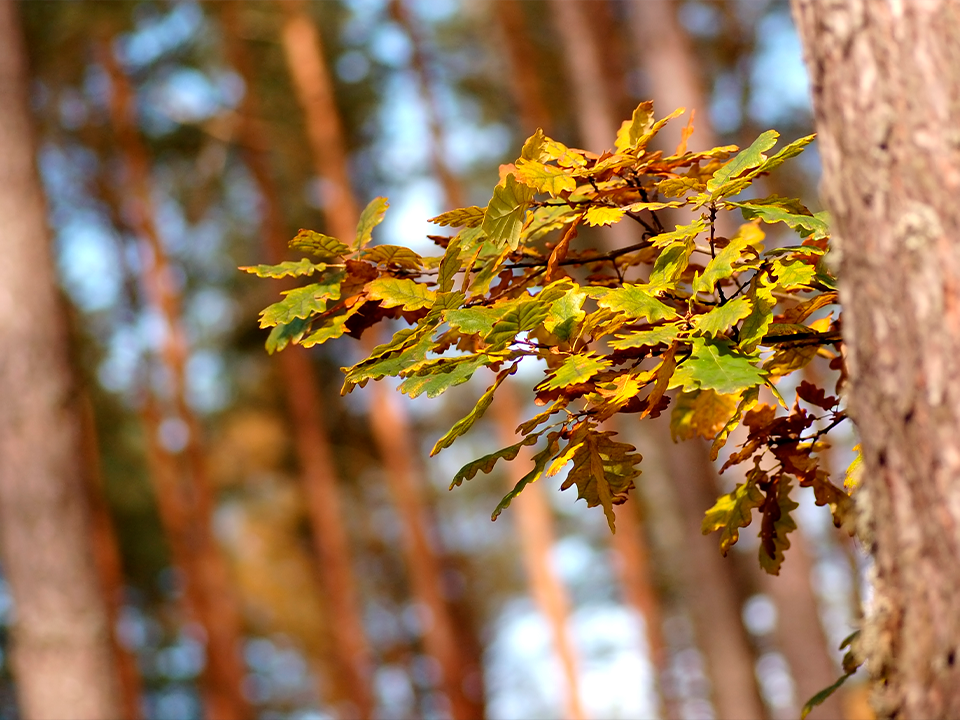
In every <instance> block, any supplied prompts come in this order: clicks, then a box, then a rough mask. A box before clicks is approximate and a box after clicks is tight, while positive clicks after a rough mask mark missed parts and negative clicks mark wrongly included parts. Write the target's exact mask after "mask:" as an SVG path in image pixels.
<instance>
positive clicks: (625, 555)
mask: <svg viewBox="0 0 960 720" xmlns="http://www.w3.org/2000/svg"><path fill="white" fill-rule="evenodd" d="M494 11H495V12H496V13H497V16H498V18H499V21H500V27H501V31H502V33H503V39H504V41H505V45H506V49H507V54H508V56H509V60H508V67H509V70H508V73H507V75H508V77H509V81H510V89H511V91H512V95H513V98H514V100H515V102H516V105H517V109H518V111H519V113H518V114H519V116H520V124H521V125H522V127H523V128H524V130H523V132H524V133H527V132H530V133H532V132H533V129H534V128H538V127H539V128H543V129H544V130H545V131H546V132H547V134H549V133H550V128H551V127H552V126H553V123H552V121H551V118H550V113H549V110H548V109H547V104H546V102H545V101H544V99H543V93H542V90H541V83H540V82H539V79H538V77H537V72H536V67H537V64H536V57H535V55H534V53H533V52H532V51H531V47H530V43H529V40H528V32H527V29H526V24H525V21H524V15H523V8H522V7H521V5H520V3H519V2H518V0H501V1H500V2H498V3H497V5H496V7H495V8H494ZM503 390H512V386H510V385H509V384H507V385H504V387H503ZM503 390H501V392H503ZM512 404H513V405H515V404H516V400H515V399H513V400H512ZM502 422H503V423H506V425H507V427H508V428H514V427H516V426H517V425H519V424H520V422H521V420H520V418H519V416H517V417H514V418H503V419H502ZM510 442H515V439H513V440H511V441H510ZM516 480H519V476H518V477H517V478H515V479H514V481H516ZM530 490H534V491H535V490H536V488H530V489H529V490H528V491H527V492H530ZM616 513H617V528H618V529H617V532H616V533H615V534H614V535H613V537H612V538H611V545H612V549H613V554H614V563H613V564H614V567H615V570H616V571H617V573H618V576H619V578H620V584H621V587H622V593H623V598H624V601H625V602H626V603H627V604H629V605H630V606H631V607H633V609H634V610H635V611H636V612H638V613H639V614H640V615H641V616H642V617H643V620H644V634H645V636H646V641H647V648H648V652H649V654H650V658H651V661H652V662H653V665H654V668H655V684H656V685H657V686H658V688H659V686H660V685H661V684H662V680H661V677H660V676H661V675H662V673H663V670H664V668H665V665H666V661H667V657H666V646H665V643H664V639H663V633H662V631H661V627H662V615H661V612H660V602H659V598H658V597H657V593H656V591H655V589H654V587H653V585H652V584H651V578H652V576H653V575H652V571H651V568H650V566H649V552H648V550H647V543H646V539H645V538H644V528H643V525H642V523H641V522H640V517H639V514H638V512H637V509H636V507H634V506H632V505H629V506H628V505H621V506H619V507H617V508H616ZM658 703H659V704H660V711H661V712H662V713H665V712H666V708H665V703H664V699H663V697H662V693H661V692H658Z"/></svg>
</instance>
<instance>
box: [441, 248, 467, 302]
mask: <svg viewBox="0 0 960 720" xmlns="http://www.w3.org/2000/svg"><path fill="white" fill-rule="evenodd" d="M461 245H462V241H461V240H460V236H459V235H457V236H455V237H454V238H453V239H452V240H451V241H450V242H449V244H448V245H447V250H446V252H445V253H444V254H443V259H442V260H441V261H440V268H439V270H438V272H437V287H438V288H439V289H440V291H441V292H449V291H450V290H452V289H453V279H454V277H456V274H457V273H458V272H460V269H461V268H462V267H463V260H462V259H461V258H460V248H461Z"/></svg>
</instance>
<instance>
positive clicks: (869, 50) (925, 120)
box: [793, 0, 960, 718]
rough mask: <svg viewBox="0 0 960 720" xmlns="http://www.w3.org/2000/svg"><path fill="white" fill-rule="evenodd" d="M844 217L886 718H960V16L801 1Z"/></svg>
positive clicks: (942, 3)
mask: <svg viewBox="0 0 960 720" xmlns="http://www.w3.org/2000/svg"><path fill="white" fill-rule="evenodd" d="M793 8H794V15H795V18H796V21H797V25H798V27H799V30H800V35H801V38H802V41H803V45H804V49H805V54H806V62H807V65H808V68H809V71H810V75H811V79H812V89H813V101H814V109H815V117H816V124H817V129H818V131H819V133H820V135H819V146H820V147H819V149H820V155H821V158H822V160H823V181H822V192H823V195H824V199H825V201H826V203H827V205H828V207H829V209H830V210H831V212H832V214H833V231H834V243H835V248H836V250H835V252H836V254H837V255H838V256H839V262H838V265H839V267H838V272H839V277H840V297H841V301H842V303H843V309H844V315H843V317H844V336H845V342H846V352H847V362H848V368H849V371H850V386H849V402H850V410H851V413H852V416H853V417H854V419H855V421H856V423H857V427H858V430H859V432H860V437H861V445H862V448H863V454H864V462H865V471H864V479H863V487H862V489H861V490H860V491H858V507H859V509H860V512H861V514H862V523H861V527H860V532H861V537H862V539H863V540H864V541H865V543H866V544H867V546H868V547H869V548H870V549H871V550H872V553H873V557H874V561H875V574H874V577H873V597H872V599H871V600H870V601H869V603H868V607H867V608H866V621H865V626H864V629H863V635H862V637H861V648H862V650H863V652H864V653H865V655H866V657H867V668H868V669H869V672H870V674H871V676H872V677H873V678H874V680H875V681H876V682H875V690H874V696H873V702H874V707H875V709H876V711H877V713H878V714H879V715H880V716H881V717H898V718H955V717H960V661H958V650H960V647H958V646H960V612H958V598H960V566H958V563H957V557H958V556H960V532H958V526H960V439H958V438H960V381H958V380H957V378H958V377H960V250H958V248H960V204H958V203H957V194H958V191H960V142H958V131H957V128H958V127H960V3H958V2H957V1H956V0H922V1H921V0H912V1H910V2H888V1H883V0H845V1H843V2H840V1H838V0H831V1H827V0H794V3H793Z"/></svg>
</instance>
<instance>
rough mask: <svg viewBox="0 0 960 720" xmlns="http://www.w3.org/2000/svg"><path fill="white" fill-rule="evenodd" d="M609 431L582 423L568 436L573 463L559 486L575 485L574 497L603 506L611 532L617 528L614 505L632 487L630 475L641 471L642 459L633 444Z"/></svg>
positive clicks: (625, 496)
mask: <svg viewBox="0 0 960 720" xmlns="http://www.w3.org/2000/svg"><path fill="white" fill-rule="evenodd" d="M614 434H615V433H612V432H597V431H596V429H595V428H593V427H592V426H589V425H587V424H586V423H584V424H582V425H581V426H580V427H579V428H578V429H577V430H576V431H575V432H574V433H573V435H572V436H571V438H570V446H572V447H574V448H575V450H574V452H573V454H572V456H571V458H570V459H571V460H573V467H572V468H571V469H570V472H568V473H567V478H566V480H564V482H563V484H562V485H561V486H560V489H561V490H566V489H567V488H569V487H570V486H572V485H573V484H576V486H577V498H578V499H583V500H586V501H587V507H596V506H597V505H599V506H601V507H602V508H603V514H604V515H606V517H607V524H608V525H609V526H610V532H616V517H615V516H614V514H613V506H614V505H620V504H622V503H624V502H625V501H626V499H627V493H629V492H630V490H632V489H633V487H634V484H633V479H634V478H635V477H637V476H638V475H639V474H640V470H639V469H638V468H637V464H638V463H639V462H640V461H641V460H642V459H643V458H642V456H641V455H640V454H639V453H637V452H635V451H636V448H635V447H634V446H633V445H628V444H627V443H621V442H616V441H614V440H611V439H610V436H612V435H614Z"/></svg>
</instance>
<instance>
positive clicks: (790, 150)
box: [750, 135, 817, 176]
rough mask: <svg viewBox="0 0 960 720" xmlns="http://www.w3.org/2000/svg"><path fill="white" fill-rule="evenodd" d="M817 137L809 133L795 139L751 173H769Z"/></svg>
mask: <svg viewBox="0 0 960 720" xmlns="http://www.w3.org/2000/svg"><path fill="white" fill-rule="evenodd" d="M816 137H817V136H816V135H807V136H805V137H802V138H798V139H797V140H794V141H793V142H792V143H790V144H789V145H784V146H783V148H782V149H781V150H780V152H778V153H777V154H776V155H774V156H773V157H772V158H770V159H769V160H765V161H764V162H762V163H760V166H759V167H758V168H757V169H756V170H754V171H753V172H752V173H750V174H751V175H753V176H756V175H760V174H761V173H768V172H770V171H771V170H775V169H776V168H778V167H780V166H781V165H783V163H784V162H786V161H787V160H789V159H790V158H793V157H796V156H797V155H799V154H800V153H802V152H803V151H804V149H805V148H806V147H807V145H809V144H810V143H812V142H813V141H814V140H815V139H816Z"/></svg>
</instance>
